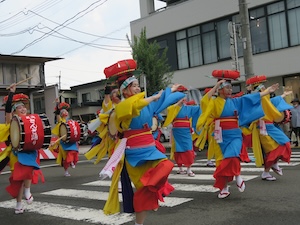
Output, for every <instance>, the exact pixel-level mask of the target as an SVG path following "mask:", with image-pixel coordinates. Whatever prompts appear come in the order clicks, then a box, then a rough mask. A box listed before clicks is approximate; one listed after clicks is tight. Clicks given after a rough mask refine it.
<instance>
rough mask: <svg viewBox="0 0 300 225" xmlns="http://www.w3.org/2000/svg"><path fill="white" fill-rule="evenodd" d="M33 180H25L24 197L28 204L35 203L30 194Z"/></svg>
mask: <svg viewBox="0 0 300 225" xmlns="http://www.w3.org/2000/svg"><path fill="white" fill-rule="evenodd" d="M30 186H31V180H24V196H25V199H26V202H27V204H31V203H32V202H33V196H32V194H31V192H30Z"/></svg>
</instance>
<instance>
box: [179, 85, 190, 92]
mask: <svg viewBox="0 0 300 225" xmlns="http://www.w3.org/2000/svg"><path fill="white" fill-rule="evenodd" d="M177 91H179V92H185V91H188V89H187V88H186V87H185V86H183V85H180V86H179V87H178V88H177Z"/></svg>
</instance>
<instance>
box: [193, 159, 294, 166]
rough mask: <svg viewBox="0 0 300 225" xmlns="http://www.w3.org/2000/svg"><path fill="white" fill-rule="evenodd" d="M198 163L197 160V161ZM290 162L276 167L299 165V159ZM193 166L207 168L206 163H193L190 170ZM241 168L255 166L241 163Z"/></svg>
mask: <svg viewBox="0 0 300 225" xmlns="http://www.w3.org/2000/svg"><path fill="white" fill-rule="evenodd" d="M197 161H198V160H197ZM291 162H292V163H286V162H279V163H278V165H279V166H280V167H281V166H283V167H284V166H297V165H299V164H300V160H299V159H294V158H291ZM296 162H299V163H296ZM193 166H200V167H207V166H206V163H197V162H196V163H193V165H192V168H193ZM241 166H242V168H243V166H245V167H247V166H256V165H255V163H254V162H250V163H241Z"/></svg>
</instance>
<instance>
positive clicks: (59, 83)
mask: <svg viewBox="0 0 300 225" xmlns="http://www.w3.org/2000/svg"><path fill="white" fill-rule="evenodd" d="M60 78H61V71H59V75H58V91H60V89H61V82H60Z"/></svg>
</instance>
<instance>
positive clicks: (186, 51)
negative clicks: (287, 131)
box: [131, 0, 300, 97]
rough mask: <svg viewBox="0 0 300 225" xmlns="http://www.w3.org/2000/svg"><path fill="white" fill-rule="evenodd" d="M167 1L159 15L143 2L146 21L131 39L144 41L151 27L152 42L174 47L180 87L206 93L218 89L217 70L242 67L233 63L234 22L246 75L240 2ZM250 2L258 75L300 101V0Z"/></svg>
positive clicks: (172, 60)
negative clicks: (214, 75)
mask: <svg viewBox="0 0 300 225" xmlns="http://www.w3.org/2000/svg"><path fill="white" fill-rule="evenodd" d="M161 1H162V2H165V3H166V7H164V8H161V9H159V10H157V9H156V11H155V5H154V0H140V14H141V18H140V19H137V20H135V21H132V22H131V34H132V36H134V35H135V36H139V35H140V32H141V29H143V28H144V27H145V28H146V35H147V38H148V39H149V41H154V40H156V41H157V42H158V44H160V46H161V48H162V49H164V48H166V47H167V48H168V60H169V64H170V65H171V67H172V69H173V70H174V78H173V82H174V83H181V84H184V85H186V86H188V87H193V88H199V89H200V90H203V89H204V88H206V87H211V86H213V85H214V84H215V82H216V80H215V79H211V78H209V77H207V76H211V73H212V71H213V70H215V69H232V68H233V65H234V66H235V65H236V63H237V62H236V61H234V60H233V59H232V55H233V54H234V52H235V51H231V50H230V48H232V47H231V44H230V32H229V29H228V26H229V25H230V24H232V23H234V24H235V26H233V27H234V28H235V29H236V30H237V32H236V37H237V45H238V48H237V51H238V55H239V57H238V63H239V65H238V68H239V69H240V72H241V74H242V75H244V74H245V71H244V68H245V67H244V60H243V56H242V54H243V49H242V48H243V43H242V40H241V39H240V38H239V36H240V33H241V32H239V31H240V25H241V21H240V16H239V1H238V0H226V1H220V0H181V1H179V0H161ZM246 2H247V7H248V12H249V21H250V23H249V27H250V32H251V41H252V51H253V57H252V59H253V67H252V68H253V72H254V74H255V75H261V74H264V75H266V76H267V77H268V82H267V84H266V86H268V85H270V84H272V83H275V82H278V83H279V84H280V85H281V86H282V87H289V88H292V90H293V92H294V95H295V96H299V97H300V89H299V87H300V78H299V74H300V67H299V54H300V0H281V1H274V0H247V1H246ZM230 27H231V29H232V28H233V27H232V26H230ZM233 34H234V32H233ZM232 36H234V35H232ZM233 43H234V42H233ZM244 81H245V77H242V78H241V79H240V82H239V83H236V84H235V87H234V90H233V91H234V92H238V91H240V90H244V87H245V82H244ZM282 91H283V88H281V90H280V91H279V92H282ZM277 94H280V93H277Z"/></svg>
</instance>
